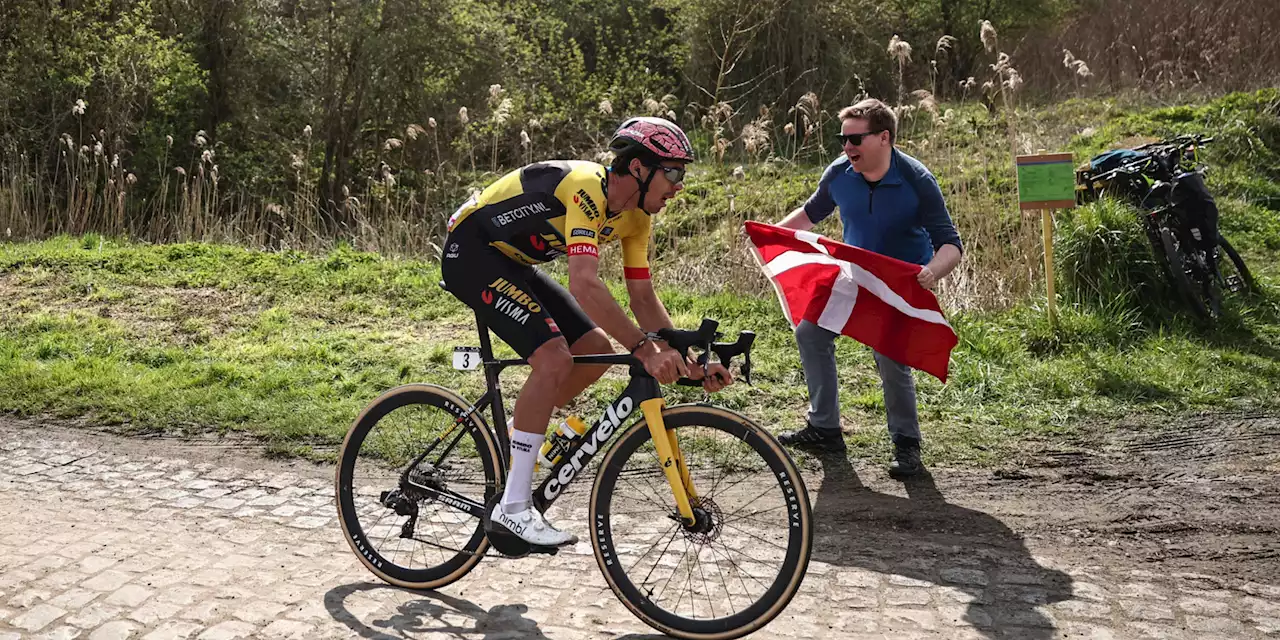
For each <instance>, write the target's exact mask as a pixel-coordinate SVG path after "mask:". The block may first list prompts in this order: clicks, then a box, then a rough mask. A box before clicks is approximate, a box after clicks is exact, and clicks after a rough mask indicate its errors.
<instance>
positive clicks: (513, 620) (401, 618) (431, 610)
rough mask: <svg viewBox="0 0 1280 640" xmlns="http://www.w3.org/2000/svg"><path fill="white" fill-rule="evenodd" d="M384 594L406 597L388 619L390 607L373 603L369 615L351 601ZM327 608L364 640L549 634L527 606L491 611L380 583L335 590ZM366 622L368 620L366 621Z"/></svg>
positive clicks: (518, 638)
mask: <svg viewBox="0 0 1280 640" xmlns="http://www.w3.org/2000/svg"><path fill="white" fill-rule="evenodd" d="M374 592H377V593H378V594H379V597H378V598H377V600H378V601H385V600H386V599H387V598H384V597H382V596H383V594H397V593H398V594H400V595H402V596H404V597H403V598H401V599H400V601H399V604H397V605H396V607H395V611H394V612H391V613H390V614H389V615H388V613H387V605H386V604H384V603H382V602H373V603H372V604H373V605H374V606H373V607H370V608H372V609H373V610H372V611H364V610H362V609H364V608H365V607H364V606H363V604H365V603H358V604H357V605H356V606H354V607H353V606H352V604H350V603H348V598H350V597H351V596H353V595H357V594H365V595H372V594H373V593H374ZM324 607H325V609H326V610H328V611H329V615H330V616H332V617H333V619H334V620H336V621H338V622H341V623H342V624H344V625H346V626H347V627H348V628H350V629H351V631H352V632H353V633H354V634H355V635H356V636H359V637H361V638H378V639H386V640H391V639H393V638H420V637H432V638H434V637H439V636H440V635H442V634H443V635H448V636H450V637H457V638H468V639H470V638H475V639H477V640H481V639H484V638H493V639H497V638H502V639H503V640H539V639H544V638H546V637H547V636H546V635H544V634H543V633H542V630H541V629H539V628H538V623H537V622H536V621H534V620H531V619H529V618H526V617H524V614H525V613H527V612H528V611H529V608H528V607H526V606H525V605H523V604H500V605H497V606H494V607H493V608H491V609H489V610H487V611H486V610H485V609H482V608H481V607H479V606H478V605H476V604H475V603H473V602H471V601H469V600H464V599H462V598H455V597H452V596H448V595H445V594H443V593H440V592H438V591H413V590H410V589H401V588H399V587H393V586H390V585H385V584H381V583H373V582H362V583H356V584H345V585H340V586H337V587H334V588H332V589H330V590H329V591H328V592H327V593H325V594H324ZM365 620H367V621H368V622H367V623H366V622H365Z"/></svg>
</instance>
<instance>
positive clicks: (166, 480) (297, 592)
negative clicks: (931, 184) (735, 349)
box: [0, 415, 1280, 640]
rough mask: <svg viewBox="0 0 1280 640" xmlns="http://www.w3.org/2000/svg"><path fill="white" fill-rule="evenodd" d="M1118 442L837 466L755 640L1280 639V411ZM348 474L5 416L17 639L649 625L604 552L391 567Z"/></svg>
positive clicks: (6, 574)
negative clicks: (793, 568)
mask: <svg viewBox="0 0 1280 640" xmlns="http://www.w3.org/2000/svg"><path fill="white" fill-rule="evenodd" d="M1095 434H1096V435H1093V436H1090V437H1089V438H1088V439H1087V440H1082V441H1080V442H1077V443H1074V444H1072V445H1071V446H1069V447H1058V448H1056V449H1054V450H1050V451H1043V452H1039V453H1036V454H1034V456H1033V457H1034V458H1035V460H1036V463H1035V464H1033V465H1029V466H1026V467H1024V468H1021V469H1020V470H1018V471H1009V472H990V471H966V470H946V469H940V470H935V472H934V473H933V474H932V476H930V477H928V478H925V479H922V480H919V481H916V482H912V483H910V484H907V485H903V484H901V483H897V482H893V481H890V480H889V479H888V478H886V477H884V474H883V472H882V470H880V469H879V468H877V467H871V466H868V465H864V464H859V463H858V462H857V461H853V462H852V463H851V462H850V461H836V460H828V461H826V462H825V464H824V468H823V469H822V471H821V472H815V473H814V474H813V475H812V476H811V477H810V478H809V480H808V483H809V488H810V490H811V499H812V500H813V504H814V511H815V517H816V520H817V523H818V527H819V529H818V532H817V536H816V542H815V552H814V556H813V562H812V564H811V566H810V572H809V576H808V577H807V578H806V581H805V583H804V586H803V587H802V591H801V594H800V595H799V596H797V598H796V599H795V601H793V603H792V604H791V606H790V607H788V609H787V610H786V611H785V612H783V614H782V616H781V617H779V618H778V620H776V621H775V622H774V623H773V624H771V625H770V626H769V627H767V628H765V629H764V630H762V631H761V632H759V633H758V634H757V635H756V637H766V638H768V637H786V638H791V637H795V638H819V637H823V638H825V637H835V636H837V635H839V636H844V637H850V636H851V637H858V638H864V637H871V638H878V637H894V638H948V639H952V638H990V639H994V638H1018V639H1020V640H1022V639H1029V640H1047V639H1049V638H1123V639H1129V638H1186V639H1188V640H1190V639H1191V638H1195V639H1197V640H1200V639H1202V638H1271V637H1276V638H1280V535H1278V534H1277V527H1278V526H1280V524H1278V523H1280V419H1277V418H1275V417H1269V416H1249V415H1230V416H1221V415H1219V416H1208V417H1204V418H1196V419H1191V420H1183V421H1181V422H1178V423H1177V424H1173V425H1159V426H1158V428H1153V426H1152V425H1142V424H1139V423H1137V422H1134V423H1132V424H1122V425H1109V426H1107V428H1105V429H1102V428H1099V429H1097V430H1095ZM331 472H332V471H331V468H328V467H322V466H316V465H311V464H308V463H299V462H285V461H278V460H270V459H266V458H263V457H262V456H260V455H259V449H258V448H257V447H255V446H253V445H252V444H251V443H247V442H244V441H234V442H233V441H220V440H214V439H206V440H199V441H187V440H177V439H167V438H145V439H138V438H132V439H131V438H122V437H117V436H112V435H109V434H105V433H101V432H95V431H91V430H84V429H70V428H65V427H60V426H53V425H49V424H42V423H37V422H14V421H0V519H2V521H3V522H4V527H3V530H2V531H0V640H3V639H7V638H28V637H30V638H42V637H48V638H77V637H83V638H93V639H95V640H96V639H101V638H128V637H141V638H156V639H158V638H209V639H216V638H235V637H302V638H325V637H335V638H336V637H352V636H361V637H377V638H446V637H448V638H459V637H461V638H489V639H498V638H557V639H574V638H618V637H630V638H636V637H647V635H648V634H649V633H650V631H649V629H648V628H647V627H645V626H644V625H643V624H641V623H640V622H639V621H637V620H636V619H635V618H634V617H632V616H631V615H630V614H629V613H628V612H627V611H626V610H625V609H624V608H623V607H622V606H621V605H620V604H619V603H618V602H617V600H616V599H615V598H614V597H613V594H612V593H611V592H610V591H609V590H608V588H607V587H606V586H605V584H604V580H603V578H602V577H601V576H600V573H599V571H598V570H597V569H596V567H595V564H594V559H593V557H592V555H591V550H590V546H589V544H586V543H583V544H580V545H579V546H578V547H577V548H575V549H573V550H571V551H567V552H564V553H561V554H560V555H558V556H556V557H554V558H528V559H523V560H514V561H513V560H505V559H500V558H491V559H486V560H485V561H484V562H482V563H480V565H479V566H478V568H477V569H476V571H475V572H473V573H472V574H471V575H469V576H468V577H467V578H466V579H464V580H463V581H461V582H459V583H457V584H455V585H453V586H451V587H449V588H447V589H444V590H442V591H441V592H438V593H410V592H405V591H400V590H397V589H392V588H390V587H387V586H385V585H382V584H380V583H377V582H376V581H374V579H373V576H372V575H371V574H369V573H367V572H366V571H365V570H364V568H363V567H362V566H361V565H360V564H359V563H358V562H357V561H356V560H355V558H354V556H353V555H352V554H351V552H350V550H349V549H348V547H347V545H346V544H345V542H344V541H343V540H342V539H341V534H340V530H339V528H338V527H337V524H336V518H335V517H334V508H333V506H332V482H331ZM557 508H561V507H557ZM563 508H564V509H565V510H566V515H565V516H561V518H563V521H564V522H574V521H578V520H580V518H581V517H583V516H584V515H585V513H579V512H580V511H584V509H583V507H582V505H581V501H580V500H579V501H578V502H570V503H569V504H567V505H565V506H564V507H563Z"/></svg>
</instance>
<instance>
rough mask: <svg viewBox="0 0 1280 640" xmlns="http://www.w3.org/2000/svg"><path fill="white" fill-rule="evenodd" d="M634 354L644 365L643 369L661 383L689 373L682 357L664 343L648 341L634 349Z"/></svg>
mask: <svg viewBox="0 0 1280 640" xmlns="http://www.w3.org/2000/svg"><path fill="white" fill-rule="evenodd" d="M635 355H636V358H639V359H640V363H641V364H643V365H644V370H645V371H647V372H649V375H651V376H653V377H654V378H657V379H658V382H660V383H662V384H671V383H672V382H675V381H676V380H679V379H680V378H681V377H683V376H687V375H689V368H688V367H686V366H685V363H684V358H682V357H680V354H679V353H677V352H676V350H675V349H672V348H671V347H669V346H667V344H666V343H658V342H648V343H646V344H645V345H644V346H643V347H640V348H639V349H636V354H635Z"/></svg>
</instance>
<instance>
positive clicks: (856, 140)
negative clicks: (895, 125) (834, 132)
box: [837, 129, 888, 147]
mask: <svg viewBox="0 0 1280 640" xmlns="http://www.w3.org/2000/svg"><path fill="white" fill-rule="evenodd" d="M884 131H888V129H876V130H875V131H867V132H864V133H842V134H840V135H839V136H837V137H839V138H840V144H841V145H844V144H846V143H847V144H851V145H853V146H855V147H856V146H858V145H860V144H862V139H863V138H865V137H867V136H873V135H876V134H877V133H881V132H884Z"/></svg>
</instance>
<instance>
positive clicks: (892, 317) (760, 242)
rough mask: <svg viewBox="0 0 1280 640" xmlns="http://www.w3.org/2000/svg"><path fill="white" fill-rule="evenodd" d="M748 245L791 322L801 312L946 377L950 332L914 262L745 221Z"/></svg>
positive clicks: (951, 340) (797, 320) (826, 326)
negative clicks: (922, 284) (918, 280)
mask: <svg viewBox="0 0 1280 640" xmlns="http://www.w3.org/2000/svg"><path fill="white" fill-rule="evenodd" d="M746 226H747V235H748V236H749V237H750V238H751V244H752V252H753V253H754V255H755V258H756V260H757V261H758V262H759V263H760V268H761V269H763V270H764V273H765V275H766V276H768V277H769V280H770V281H771V282H773V286H774V289H776V290H777V292H778V301H779V302H780V303H781V304H782V312H783V313H784V314H786V316H787V320H788V321H789V322H791V325H792V326H793V327H794V326H796V325H798V324H799V323H800V321H801V320H808V321H809V322H812V323H814V324H816V325H818V326H820V327H822V328H824V329H826V330H828V331H833V332H835V333H839V334H842V335H846V336H849V337H850V338H853V339H854V340H857V341H858V342H861V343H863V344H865V345H867V346H869V347H871V348H872V349H875V350H876V351H879V352H880V353H882V354H884V355H886V356H888V357H890V358H892V359H893V360H895V361H897V362H900V363H902V364H905V365H907V366H909V367H913V368H915V369H919V370H921V371H924V372H926V373H929V374H932V375H933V376H934V377H936V378H938V379H939V380H941V381H943V382H946V381H947V368H948V365H949V363H950V360H951V350H952V349H953V348H954V347H955V346H956V343H957V342H958V339H957V338H956V332H955V331H954V330H952V328H951V325H950V324H948V323H947V319H946V318H945V317H943V315H942V308H941V307H940V306H939V305H938V299H937V297H935V296H934V295H933V293H932V292H930V291H928V290H927V289H925V288H924V287H922V286H920V283H919V282H917V280H916V276H917V275H918V274H919V273H920V265H918V264H911V263H910V262H903V261H901V260H897V259H894V258H890V257H888V256H883V255H880V254H878V253H874V252H871V251H867V250H866V249H859V248H857V247H851V246H849V245H847V244H842V243H839V242H836V241H834V240H830V239H828V238H824V237H822V236H820V235H818V234H816V233H811V232H808V231H797V230H795V229H785V228H783V227H778V226H774V225H770V224H762V223H759V222H747V223H746Z"/></svg>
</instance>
